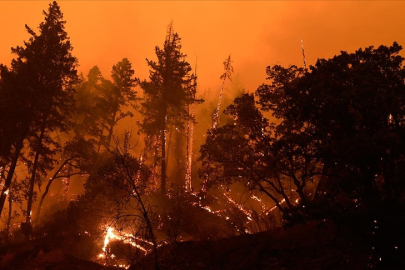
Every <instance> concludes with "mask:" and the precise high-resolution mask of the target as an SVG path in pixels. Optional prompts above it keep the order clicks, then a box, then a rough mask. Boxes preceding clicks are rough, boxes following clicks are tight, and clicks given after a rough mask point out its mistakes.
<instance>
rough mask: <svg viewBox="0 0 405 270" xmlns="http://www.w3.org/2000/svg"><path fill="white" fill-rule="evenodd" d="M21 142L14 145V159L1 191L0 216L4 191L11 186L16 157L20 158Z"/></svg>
mask: <svg viewBox="0 0 405 270" xmlns="http://www.w3.org/2000/svg"><path fill="white" fill-rule="evenodd" d="M23 142H24V138H22V139H20V141H19V142H18V143H17V145H16V148H15V152H14V157H13V160H12V162H11V165H10V169H9V170H8V174H7V178H6V181H5V183H4V188H3V190H2V191H1V197H0V216H1V212H2V211H3V208H4V204H5V202H6V197H7V193H6V191H7V190H9V189H10V185H11V181H12V179H13V175H14V172H15V168H16V167H17V161H18V157H19V156H20V152H21V149H22V147H23Z"/></svg>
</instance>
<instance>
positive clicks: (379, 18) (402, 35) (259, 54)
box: [0, 1, 405, 91]
mask: <svg viewBox="0 0 405 270" xmlns="http://www.w3.org/2000/svg"><path fill="white" fill-rule="evenodd" d="M48 3H49V2H47V1H27V2H24V1H13V2H12V1H9V2H8V1H0V26H1V30H0V62H1V63H4V64H7V65H8V64H9V63H10V60H11V57H12V56H11V54H10V48H11V47H12V46H16V45H21V44H22V41H23V40H24V39H27V38H28V35H27V33H26V31H25V29H24V24H28V25H29V26H31V27H32V28H36V27H37V26H38V25H39V23H40V22H41V21H42V20H43V15H42V10H43V9H47V7H48ZM59 4H60V6H61V9H62V12H63V13H64V17H65V19H66V20H67V26H66V29H67V32H68V35H69V36H70V38H71V41H72V44H73V46H74V55H75V56H76V57H77V58H78V59H79V63H80V65H81V66H80V68H79V70H80V71H83V72H84V73H85V74H87V72H88V70H89V69H90V68H91V67H92V66H94V65H98V66H99V67H100V68H101V70H102V71H103V74H104V75H105V76H107V77H108V75H109V73H110V69H111V67H112V65H113V64H115V63H116V62H118V61H119V60H121V59H122V58H123V57H127V58H128V59H129V60H130V61H131V62H132V63H133V67H134V69H135V74H136V76H137V77H140V78H142V79H143V78H146V77H147V75H148V67H147V65H146V61H145V58H150V59H155V55H154V47H155V46H156V45H162V43H163V41H164V37H165V32H166V27H167V25H168V23H169V22H170V21H171V20H173V21H174V27H175V31H177V32H178V33H179V35H180V37H182V44H183V51H184V52H185V53H186V54H188V57H189V58H188V60H189V62H190V63H191V64H192V65H193V66H194V64H195V57H196V56H197V57H198V75H199V85H200V91H203V90H204V89H208V88H212V89H213V90H215V91H216V90H217V89H218V88H219V86H220V83H221V82H220V80H219V76H220V74H221V72H222V61H223V60H224V59H225V58H226V56H227V55H228V54H229V53H231V54H232V57H233V59H234V68H235V72H238V73H239V74H240V77H241V80H242V82H243V83H244V85H245V87H246V89H247V90H248V91H254V90H255V89H256V88H257V86H258V85H259V84H261V83H262V82H264V81H265V77H266V75H265V67H266V66H268V65H273V64H282V65H289V64H297V65H302V55H301V44H300V39H301V38H303V39H304V45H305V51H306V57H307V63H308V64H314V63H315V61H316V59H317V58H329V57H332V56H334V55H335V54H338V53H339V51H340V50H346V51H349V52H352V51H354V50H355V49H358V48H360V47H364V46H368V45H376V46H378V45H380V44H386V45H390V44H392V42H393V41H398V42H399V44H401V45H403V46H405V31H404V30H405V20H404V17H403V16H404V12H405V2H403V1H398V2H389V1H381V2H378V1H370V2H365V1H364V2H363V1H348V2H338V1H326V2H323V1H315V2H310V1H259V2H244V1H177V2H171V1H147V2H141V1H122V2H121V1H59ZM403 55H404V53H403Z"/></svg>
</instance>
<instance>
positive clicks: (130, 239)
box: [98, 227, 153, 268]
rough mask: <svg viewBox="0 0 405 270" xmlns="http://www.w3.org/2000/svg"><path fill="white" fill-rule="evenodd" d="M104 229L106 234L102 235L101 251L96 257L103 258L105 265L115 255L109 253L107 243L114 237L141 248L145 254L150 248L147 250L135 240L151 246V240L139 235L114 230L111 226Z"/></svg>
mask: <svg viewBox="0 0 405 270" xmlns="http://www.w3.org/2000/svg"><path fill="white" fill-rule="evenodd" d="M106 229H107V230H106V234H105V237H104V245H103V247H102V250H103V253H100V254H99V255H98V257H99V258H100V259H105V263H104V264H105V265H107V262H108V260H109V259H114V258H115V257H116V256H115V255H114V254H110V250H109V244H110V242H111V240H114V239H115V240H119V241H122V242H123V243H125V244H129V245H131V246H133V247H135V248H137V249H139V250H142V251H143V252H144V253H145V256H146V255H147V254H148V253H149V252H150V250H147V249H146V248H145V247H143V246H141V245H139V244H137V243H136V241H138V242H143V243H145V244H148V245H151V246H153V243H152V242H150V241H148V240H145V239H142V238H140V237H137V236H134V235H132V234H130V233H124V232H119V233H118V232H115V230H114V228H113V227H107V228H106ZM115 266H118V265H115ZM119 267H124V268H128V267H129V266H126V265H119Z"/></svg>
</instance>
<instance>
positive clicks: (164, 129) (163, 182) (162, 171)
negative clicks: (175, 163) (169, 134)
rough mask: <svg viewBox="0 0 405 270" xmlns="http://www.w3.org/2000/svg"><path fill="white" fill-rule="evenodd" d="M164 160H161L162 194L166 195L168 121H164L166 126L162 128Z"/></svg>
mask: <svg viewBox="0 0 405 270" xmlns="http://www.w3.org/2000/svg"><path fill="white" fill-rule="evenodd" d="M161 132H162V137H161V144H162V160H161V181H160V189H161V193H162V195H166V121H165V123H164V128H163V129H162V131H161Z"/></svg>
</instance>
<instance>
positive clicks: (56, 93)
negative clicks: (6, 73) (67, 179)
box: [0, 2, 78, 223]
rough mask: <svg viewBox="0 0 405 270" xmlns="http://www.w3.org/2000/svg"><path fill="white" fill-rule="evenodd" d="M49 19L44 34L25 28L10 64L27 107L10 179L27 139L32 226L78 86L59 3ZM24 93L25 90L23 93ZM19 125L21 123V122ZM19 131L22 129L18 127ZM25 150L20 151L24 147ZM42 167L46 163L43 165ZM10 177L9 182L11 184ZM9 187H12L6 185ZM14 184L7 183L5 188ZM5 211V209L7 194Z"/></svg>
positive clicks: (47, 15) (51, 9)
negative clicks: (42, 174)
mask: <svg viewBox="0 0 405 270" xmlns="http://www.w3.org/2000/svg"><path fill="white" fill-rule="evenodd" d="M43 13H44V15H45V20H44V22H42V23H41V24H40V25H39V34H37V33H36V32H35V31H34V30H32V29H31V28H30V27H28V26H26V29H27V32H28V33H29V34H30V36H31V37H30V38H29V40H28V41H27V42H24V46H17V47H16V48H13V49H12V52H13V53H15V54H16V55H17V56H18V57H17V59H14V60H13V61H12V63H11V72H12V73H13V74H14V76H15V77H16V80H15V82H16V85H15V86H16V88H14V89H15V90H14V91H16V92H17V93H18V95H20V98H21V99H22V100H23V101H21V102H20V103H24V105H25V106H24V107H23V108H22V112H21V113H22V114H23V115H22V118H23V119H24V120H23V121H24V126H23V127H21V129H22V130H23V132H21V136H20V138H19V141H18V142H17V143H16V145H17V147H15V151H14V152H15V153H14V157H13V163H12V164H11V166H12V167H13V168H10V171H9V175H8V177H9V176H10V177H12V173H13V172H14V169H15V166H16V162H14V160H17V156H18V155H19V152H20V151H21V146H20V145H22V143H23V141H24V140H25V139H26V140H27V142H28V145H29V149H30V151H29V154H28V157H29V158H30V160H31V161H32V163H31V166H30V168H29V173H30V187H29V195H28V206H27V216H26V222H27V223H29V222H30V221H31V220H30V216H31V208H32V203H33V197H34V184H35V182H36V181H37V179H38V176H37V171H38V169H39V167H41V166H42V168H45V167H47V168H50V167H52V166H53V163H54V160H53V155H54V154H55V153H56V152H57V151H58V149H59V147H60V145H59V143H58V142H57V141H56V140H55V139H54V138H53V137H52V132H54V131H62V132H65V131H67V130H68V129H69V126H70V123H71V122H70V120H69V118H70V116H71V114H72V112H73V107H74V98H73V94H74V84H76V83H77V81H78V76H77V71H76V62H77V60H76V58H75V57H74V56H72V54H71V51H72V46H71V44H70V41H69V38H68V36H67V33H66V31H65V29H64V28H65V23H66V22H65V21H63V14H62V13H61V11H60V8H59V6H58V4H57V3H56V2H53V3H51V4H50V5H49V9H48V11H47V12H45V11H44V12H43ZM18 91H20V92H18ZM14 125H16V126H17V125H18V122H17V123H15V124H14ZM18 128H19V127H18ZM19 146H20V147H19ZM41 164H42V165H41ZM8 177H7V180H9V179H8ZM7 184H8V185H7ZM8 187H9V183H8V181H6V183H5V189H8ZM5 189H3V192H2V197H1V200H0V209H2V208H3V206H4V201H5V196H4V191H5Z"/></svg>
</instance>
